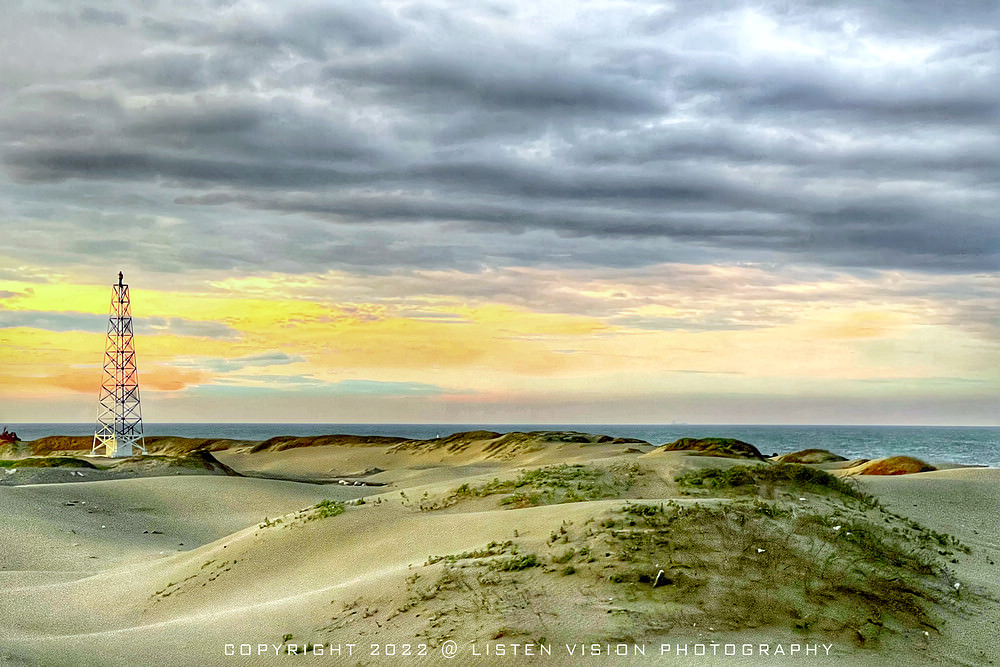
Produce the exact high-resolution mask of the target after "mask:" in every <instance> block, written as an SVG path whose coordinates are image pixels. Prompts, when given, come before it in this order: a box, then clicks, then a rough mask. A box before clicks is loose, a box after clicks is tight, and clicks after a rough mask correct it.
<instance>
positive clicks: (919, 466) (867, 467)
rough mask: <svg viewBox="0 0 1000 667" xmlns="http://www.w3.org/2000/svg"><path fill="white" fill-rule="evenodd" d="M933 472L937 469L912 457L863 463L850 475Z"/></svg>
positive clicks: (851, 470) (896, 457)
mask: <svg viewBox="0 0 1000 667" xmlns="http://www.w3.org/2000/svg"><path fill="white" fill-rule="evenodd" d="M932 470H937V468H935V467H934V466H932V465H929V464H927V463H924V462H923V461H921V460H920V459H915V458H913V457H912V456H890V457H888V458H884V459H876V460H874V461H868V462H866V463H862V464H861V465H860V466H857V467H855V468H851V469H850V470H849V473H850V474H852V475H909V474H912V473H916V472H930V471H932Z"/></svg>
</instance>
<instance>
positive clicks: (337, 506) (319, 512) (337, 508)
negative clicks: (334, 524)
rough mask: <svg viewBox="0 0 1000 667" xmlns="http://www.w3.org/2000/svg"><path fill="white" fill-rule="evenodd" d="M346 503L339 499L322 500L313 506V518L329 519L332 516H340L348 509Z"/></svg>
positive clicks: (311, 516)
mask: <svg viewBox="0 0 1000 667" xmlns="http://www.w3.org/2000/svg"><path fill="white" fill-rule="evenodd" d="M346 509H347V508H346V507H345V506H344V503H342V502H340V501H339V500H322V501H320V502H319V503H317V504H316V505H315V506H314V507H313V513H312V514H311V515H310V516H309V518H311V519H328V518H330V517H332V516H340V515H341V514H343V513H344V512H345V511H346Z"/></svg>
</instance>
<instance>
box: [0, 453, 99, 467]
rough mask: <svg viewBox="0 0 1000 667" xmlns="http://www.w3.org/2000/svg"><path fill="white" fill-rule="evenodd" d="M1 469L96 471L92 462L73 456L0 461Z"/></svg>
mask: <svg viewBox="0 0 1000 667" xmlns="http://www.w3.org/2000/svg"><path fill="white" fill-rule="evenodd" d="M0 468H89V469H91V470H96V469H97V466H95V465H94V464H93V463H91V462H90V461H86V460H84V459H78V458H75V457H72V456H32V457H29V458H26V459H18V460H13V461H4V460H0Z"/></svg>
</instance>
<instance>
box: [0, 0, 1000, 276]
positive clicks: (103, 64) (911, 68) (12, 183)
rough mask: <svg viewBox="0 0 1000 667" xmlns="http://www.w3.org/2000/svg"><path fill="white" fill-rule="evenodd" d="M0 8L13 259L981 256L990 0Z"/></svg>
mask: <svg viewBox="0 0 1000 667" xmlns="http://www.w3.org/2000/svg"><path fill="white" fill-rule="evenodd" d="M5 17H6V20H5V26H4V27H2V28H0V34H2V35H3V38H4V39H5V42H6V43H8V44H9V47H10V48H6V49H4V52H3V54H0V63H2V65H3V67H2V70H0V71H3V72H4V74H3V75H2V78H3V80H4V85H3V86H0V103H2V106H0V161H2V168H3V171H4V173H5V174H6V182H4V183H0V190H2V192H3V194H4V196H5V198H6V202H7V203H5V204H4V205H3V209H2V212H3V213H4V214H5V215H4V217H3V219H2V221H0V229H2V230H3V232H4V233H5V234H6V235H7V237H8V238H11V239H16V242H17V244H18V246H19V248H20V249H21V251H22V252H24V253H26V254H29V255H32V254H36V255H42V254H44V253H55V254H57V255H58V256H59V258H60V259H61V260H62V261H66V260H67V259H69V258H74V257H75V258H76V261H75V263H78V264H87V262H88V261H90V260H88V256H93V255H96V254H102V255H104V256H107V255H110V256H112V257H116V256H120V257H138V258H140V259H142V260H143V261H145V262H147V263H148V265H149V266H151V267H153V268H155V269H158V270H163V271H171V270H172V271H184V270H197V269H210V268H222V269H235V270H241V269H243V270H249V268H250V267H253V266H255V265H256V266H259V265H265V266H268V267H274V268H275V270H281V271H287V272H296V271H315V270H321V269H323V268H326V267H331V266H352V267H355V268H357V269H358V270H369V271H385V270H391V268H392V267H399V268H412V267H438V268H443V267H446V266H457V267H458V268H463V269H467V270H473V269H475V268H477V267H479V266H483V265H487V266H506V265H512V264H513V265H551V266H559V265H570V264H575V263H581V262H584V261H585V262H589V263H592V264H607V265H609V266H620V265H622V264H624V263H627V262H632V263H635V264H646V265H650V264H658V263H660V262H663V261H670V260H674V261H677V260H679V259H682V258H688V259H692V258H693V260H694V261H701V262H713V261H714V262H729V261H733V260H734V259H737V258H738V259H740V260H743V261H761V262H775V261H777V262H788V263H798V264H811V265H817V266H822V265H826V266H831V267H842V268H848V269H852V270H862V269H865V268H881V269H895V268H904V269H910V270H918V271H930V272H950V273H964V272H984V271H995V270H997V269H998V268H1000V231H998V229H1000V227H998V225H997V220H998V216H1000V190H998V182H1000V158H998V157H997V156H998V155H1000V133H998V130H997V128H998V127H1000V125H998V121H1000V94H998V92H997V91H998V90H1000V27H998V26H1000V10H998V8H997V5H995V4H994V3H980V2H955V3H938V2H903V1H902V0H900V1H898V2H889V1H886V2H878V3H869V2H834V3H829V2H822V3H820V2H816V3H808V2H801V3H791V4H789V3H784V2H766V1H764V2H746V3H729V2H705V3H678V4H676V5H671V4H669V3H661V2H653V1H652V0H650V1H648V2H634V3H627V4H620V3H601V2H597V3H583V4H579V3H571V2H567V3H556V4H545V5H537V4H534V3H533V4H528V3H524V4H523V5H521V4H519V3H489V2H479V3H451V2H441V1H432V0H427V1H425V2H419V3H393V2H385V3H353V4H344V3H331V2H318V1H309V2H288V3H278V4H266V3H265V4H261V3H249V2H211V1H209V0H204V1H198V0H187V1H186V2H178V3H169V4H168V3H156V2H148V3H139V4H136V5H124V4H122V3H116V2H97V1H93V2H86V3H79V4H77V3H72V2H70V3H65V2H58V3H56V2H31V3H29V2H14V3H11V4H10V6H9V7H5ZM56 45H58V46H56ZM123 193H129V196H125V195H124V194H123ZM112 221H116V222H112ZM26 226H28V227H31V228H32V229H34V230H38V229H43V228H44V229H47V230H48V231H49V232H50V234H47V235H46V238H53V237H55V240H54V241H51V242H48V241H45V242H43V241H42V240H41V239H42V236H41V235H40V234H38V233H37V232H34V233H31V232H26V231H25V228H26ZM111 229H115V230H118V232H119V233H117V234H114V235H113V236H112V237H111V238H110V239H109V238H108V237H109V235H110V232H109V230H111ZM60 232H62V233H60ZM500 232H503V233H500ZM539 242H541V244H542V248H540V247H539ZM46 244H47V245H46ZM598 247H599V248H600V250H601V252H596V251H595V249H596V248H598ZM628 258H630V259H628Z"/></svg>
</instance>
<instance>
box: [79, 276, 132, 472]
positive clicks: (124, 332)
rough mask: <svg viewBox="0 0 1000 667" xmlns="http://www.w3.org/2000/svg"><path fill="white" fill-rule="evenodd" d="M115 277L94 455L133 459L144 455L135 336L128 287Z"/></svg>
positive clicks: (119, 277)
mask: <svg viewBox="0 0 1000 667" xmlns="http://www.w3.org/2000/svg"><path fill="white" fill-rule="evenodd" d="M122 278H123V276H122V274H121V273H119V274H118V284H117V285H114V286H112V289H113V291H112V294H111V315H110V317H109V318H108V340H107V343H106V344H105V347H104V375H103V380H102V382H101V393H100V398H99V400H98V403H99V406H98V411H97V427H96V428H95V430H94V445H93V447H92V448H91V450H90V453H91V454H92V455H93V454H98V455H100V454H103V455H104V456H111V457H122V456H132V455H133V453H134V451H133V450H134V449H137V450H138V451H139V453H141V454H145V453H146V446H145V442H144V441H143V436H142V410H141V407H140V403H139V375H138V372H137V370H136V363H135V336H134V334H133V331H132V305H131V303H130V300H129V293H128V285H126V284H124V283H123V282H122Z"/></svg>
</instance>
